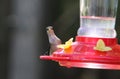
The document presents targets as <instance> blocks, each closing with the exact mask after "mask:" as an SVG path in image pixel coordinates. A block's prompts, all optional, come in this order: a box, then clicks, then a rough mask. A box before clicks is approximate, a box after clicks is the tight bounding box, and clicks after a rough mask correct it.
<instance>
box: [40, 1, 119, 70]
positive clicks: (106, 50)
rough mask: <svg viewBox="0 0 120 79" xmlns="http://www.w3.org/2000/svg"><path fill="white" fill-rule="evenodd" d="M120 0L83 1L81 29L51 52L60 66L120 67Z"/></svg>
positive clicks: (81, 6)
mask: <svg viewBox="0 0 120 79" xmlns="http://www.w3.org/2000/svg"><path fill="white" fill-rule="evenodd" d="M117 4H118V0H80V28H79V29H78V31H77V36H76V38H75V41H74V42H73V38H71V39H70V40H68V41H67V42H65V44H59V45H57V48H58V49H57V50H56V51H54V52H53V53H52V54H51V55H42V56H40V59H44V60H53V61H56V62H58V63H59V65H60V66H65V67H68V68H70V67H78V68H93V69H115V70H120V45H119V44H118V42H117V41H118V40H117V38H116V31H115V29H114V27H115V20H116V13H117V6H118V5H117Z"/></svg>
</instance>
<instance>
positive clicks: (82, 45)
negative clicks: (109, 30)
mask: <svg viewBox="0 0 120 79" xmlns="http://www.w3.org/2000/svg"><path fill="white" fill-rule="evenodd" d="M99 39H102V40H103V41H104V43H105V45H106V46H108V47H110V48H111V49H112V50H108V51H100V50H95V49H94V47H95V46H96V44H97V42H98V40H99ZM40 59H45V60H53V61H56V62H59V64H60V65H61V66H65V67H79V68H94V69H117V70H120V45H118V44H117V39H116V38H93V37H80V36H77V37H76V40H75V42H73V44H72V46H71V47H70V48H69V49H58V50H57V51H55V52H53V54H52V55H50V56H47V55H43V56H40Z"/></svg>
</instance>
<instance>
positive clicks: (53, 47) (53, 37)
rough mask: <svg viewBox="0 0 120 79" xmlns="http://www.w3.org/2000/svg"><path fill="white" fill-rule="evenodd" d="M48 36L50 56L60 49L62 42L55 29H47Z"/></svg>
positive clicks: (50, 27)
mask: <svg viewBox="0 0 120 79" xmlns="http://www.w3.org/2000/svg"><path fill="white" fill-rule="evenodd" d="M46 30H47V35H48V39H49V43H50V55H51V54H52V53H53V52H54V51H56V50H57V49H58V47H57V46H58V45H60V44H61V40H60V39H59V38H58V37H57V36H56V35H55V33H54V30H53V27H52V26H48V27H46Z"/></svg>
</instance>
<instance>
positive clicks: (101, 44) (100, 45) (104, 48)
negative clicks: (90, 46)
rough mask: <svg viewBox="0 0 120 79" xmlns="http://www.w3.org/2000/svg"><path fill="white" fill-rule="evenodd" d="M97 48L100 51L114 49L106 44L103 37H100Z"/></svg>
mask: <svg viewBox="0 0 120 79" xmlns="http://www.w3.org/2000/svg"><path fill="white" fill-rule="evenodd" d="M94 49H95V50H99V51H110V50H112V48H111V47H108V46H105V43H104V41H103V40H102V39H99V40H98V42H97V44H96V47H94Z"/></svg>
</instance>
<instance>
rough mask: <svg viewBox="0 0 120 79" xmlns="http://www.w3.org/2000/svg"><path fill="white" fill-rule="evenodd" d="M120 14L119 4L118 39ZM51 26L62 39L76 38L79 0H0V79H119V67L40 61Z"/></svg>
mask: <svg viewBox="0 0 120 79" xmlns="http://www.w3.org/2000/svg"><path fill="white" fill-rule="evenodd" d="M119 3H120V1H119ZM119 14H120V6H118V13H117V20H116V31H117V33H118V36H117V38H118V39H120V22H119V21H120V15H119ZM49 25H52V26H53V27H54V30H55V33H56V35H57V36H58V37H59V38H60V39H61V40H62V41H63V42H65V41H66V40H68V39H69V38H71V37H75V36H76V33H77V29H78V28H79V0H0V79H120V71H118V70H99V69H85V68H66V67H60V66H59V65H58V63H56V62H53V61H45V60H40V59H39V56H40V55H43V54H47V53H46V52H47V51H49V42H48V38H47V34H46V27H47V26H49ZM119 43H120V40H119Z"/></svg>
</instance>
